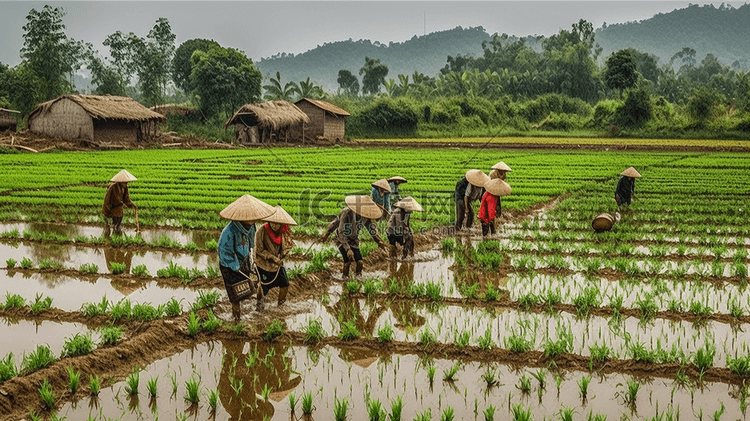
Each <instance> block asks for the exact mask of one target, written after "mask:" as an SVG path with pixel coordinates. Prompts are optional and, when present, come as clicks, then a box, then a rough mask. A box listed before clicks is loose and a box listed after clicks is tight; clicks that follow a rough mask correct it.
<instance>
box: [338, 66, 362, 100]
mask: <svg viewBox="0 0 750 421" xmlns="http://www.w3.org/2000/svg"><path fill="white" fill-rule="evenodd" d="M336 82H338V84H339V88H341V90H342V91H343V92H344V94H346V95H350V96H357V94H358V93H359V81H358V80H357V77H356V76H354V75H353V74H352V72H350V71H348V70H339V77H338V79H336Z"/></svg>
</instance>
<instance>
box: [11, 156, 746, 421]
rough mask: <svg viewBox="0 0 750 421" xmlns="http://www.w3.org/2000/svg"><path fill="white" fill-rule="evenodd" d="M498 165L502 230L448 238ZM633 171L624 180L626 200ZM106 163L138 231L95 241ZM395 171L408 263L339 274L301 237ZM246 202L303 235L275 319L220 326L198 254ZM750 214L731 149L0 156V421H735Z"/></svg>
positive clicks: (741, 400)
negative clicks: (460, 196)
mask: <svg viewBox="0 0 750 421" xmlns="http://www.w3.org/2000/svg"><path fill="white" fill-rule="evenodd" d="M500 160H502V161H504V162H505V163H507V164H508V165H510V166H511V167H512V168H513V172H511V173H509V174H508V178H507V180H506V181H508V183H509V184H510V185H511V186H512V189H513V190H512V195H511V196H508V197H505V198H503V199H502V203H503V215H502V217H501V219H500V223H499V225H498V227H499V229H498V232H497V233H496V234H495V235H493V236H490V237H487V238H483V237H482V235H481V230H480V228H479V226H478V225H476V224H475V226H474V227H473V228H472V229H470V230H462V231H460V232H458V233H457V232H456V231H455V230H453V229H452V221H453V220H454V217H455V210H454V205H453V189H454V186H455V183H456V182H457V181H458V180H459V179H460V178H461V177H462V175H463V174H464V173H465V172H466V171H467V170H469V169H473V168H479V169H483V170H485V171H486V172H488V171H489V168H490V167H491V166H492V165H493V164H495V163H496V162H498V161H500ZM629 166H635V167H636V169H637V170H638V171H639V172H640V173H641V174H642V178H640V179H638V180H637V182H636V191H635V196H636V199H635V200H634V202H633V204H632V205H631V206H629V207H627V208H622V209H618V208H617V205H616V203H615V201H614V198H613V195H614V189H615V186H616V183H617V180H618V175H619V173H620V172H621V171H622V170H624V169H625V168H627V167H629ZM123 168H124V169H127V170H128V171H129V172H131V173H132V174H134V175H135V176H136V177H137V178H138V180H137V181H135V182H132V183H130V194H131V198H132V200H133V201H134V202H135V203H136V205H138V208H139V215H138V216H139V218H138V226H136V220H135V219H134V217H133V216H134V215H133V213H132V212H131V211H130V210H126V217H125V220H124V227H125V229H124V231H125V232H124V235H121V236H114V235H113V236H106V235H104V221H103V219H102V217H101V216H100V213H99V212H100V209H101V201H102V199H103V197H104V192H105V190H106V187H107V184H108V180H109V179H110V178H111V177H112V176H113V175H114V174H116V173H117V172H118V171H120V170H121V169H123ZM395 175H400V176H402V177H404V178H406V179H407V180H408V183H406V184H404V185H403V186H402V195H403V196H406V195H411V196H413V197H414V198H415V199H416V200H417V201H418V202H419V203H420V204H421V205H422V206H423V207H424V208H425V212H423V213H421V214H417V215H414V217H413V219H412V227H413V228H414V229H415V231H416V232H417V234H416V237H415V242H416V253H415V255H414V256H413V257H409V258H406V259H400V258H399V259H390V258H389V257H388V252H387V251H386V250H382V249H378V248H377V246H376V245H375V244H374V242H373V241H372V240H371V239H370V238H369V237H368V236H367V234H364V236H363V237H362V240H363V254H364V255H365V265H364V273H363V274H362V276H360V277H351V278H346V279H345V278H343V277H342V275H341V268H342V264H341V260H340V256H339V254H338V251H337V250H336V249H335V248H334V245H333V244H332V243H327V244H321V243H320V242H318V241H317V239H318V237H319V236H320V234H321V233H322V231H323V229H324V227H325V225H326V224H327V222H328V221H329V220H330V219H333V217H334V216H335V215H336V214H338V212H339V211H340V210H341V209H342V208H343V206H344V203H343V199H344V197H345V196H346V195H350V194H369V192H370V189H371V187H370V183H371V182H374V181H376V180H377V179H380V178H387V177H390V176H395ZM243 194H251V195H253V196H255V197H258V198H259V199H261V200H264V201H266V202H267V203H269V204H271V205H276V204H280V205H282V206H283V207H284V208H285V209H286V210H287V211H288V212H289V213H290V214H291V215H292V216H293V217H294V218H295V219H296V220H297V221H298V222H299V223H300V225H299V226H298V227H295V228H294V229H293V235H294V238H295V241H296V243H297V246H296V247H295V248H294V249H293V250H292V253H291V255H290V257H288V258H287V261H286V264H285V265H286V267H287V270H288V271H289V273H290V276H292V280H291V288H290V292H289V296H288V298H287V300H288V301H287V303H286V304H285V305H284V306H282V307H277V306H276V305H275V302H276V294H277V292H276V291H275V290H274V291H272V292H271V293H270V294H269V296H268V297H267V298H266V300H267V302H266V309H265V310H264V311H263V312H256V311H255V310H254V302H245V303H243V307H242V317H241V319H240V320H239V321H236V320H234V319H233V318H232V316H231V311H230V305H229V302H228V300H227V297H226V292H225V291H224V289H223V284H222V280H221V275H220V273H219V269H218V261H217V255H216V247H217V240H218V237H219V233H220V230H221V229H222V228H223V226H224V225H225V224H226V221H224V220H222V219H221V218H220V217H219V215H218V213H219V211H220V210H221V209H223V208H224V207H225V206H226V205H228V204H229V203H231V202H232V201H234V200H235V199H236V198H237V197H239V196H241V195H243ZM748 205H750V154H746V153H741V152H736V153H720V152H699V151H698V152H675V151H671V152H670V151H654V150H651V151H643V152H637V151H635V152H630V151H621V150H620V151H606V150H585V151H577V150H560V149H532V150H530V149H517V150H499V149H493V150H482V149H461V148H428V149H418V148H406V147H404V148H373V147H368V148H343V147H342V148H336V147H334V148H325V149H323V148H274V149H249V150H177V151H173V150H170V151H167V150H142V151H118V152H97V153H83V152H65V153H50V154H7V155H0V257H1V258H2V259H0V321H2V323H0V420H19V419H28V420H31V419H57V420H61V419H68V420H103V421H109V420H173V419H174V420H206V419H211V420H288V419H292V420H296V419H300V420H302V419H304V420H362V419H369V420H407V421H409V420H420V421H426V420H558V419H559V420H563V421H565V420H598V421H601V420H693V419H695V420H704V419H706V420H707V419H711V420H738V419H746V410H747V401H748V385H747V383H748V380H749V379H750V348H749V347H748V341H749V338H750V334H748V333H747V332H748V330H750V291H748V288H747V283H748V268H749V264H750V259H749V258H748V248H750V225H748V219H749V218H748ZM477 209H478V205H476V206H475V212H476V210H477ZM617 211H619V212H620V216H621V220H620V221H619V222H618V223H616V224H615V225H614V227H613V228H612V230H611V231H608V232H604V233H595V232H594V231H593V230H592V228H591V221H592V219H593V218H594V217H595V216H596V215H598V214H600V213H602V212H609V213H612V214H614V213H615V212H617ZM379 227H380V229H381V233H382V232H383V230H384V228H385V225H384V223H383V222H381V223H380V225H379ZM136 228H139V230H138V231H137V230H136ZM399 255H400V253H399Z"/></svg>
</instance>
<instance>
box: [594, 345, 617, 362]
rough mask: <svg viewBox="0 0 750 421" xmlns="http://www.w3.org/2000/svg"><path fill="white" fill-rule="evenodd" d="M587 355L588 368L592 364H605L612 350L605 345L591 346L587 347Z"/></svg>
mask: <svg viewBox="0 0 750 421" xmlns="http://www.w3.org/2000/svg"><path fill="white" fill-rule="evenodd" d="M589 353H590V355H591V363H590V366H593V365H594V364H603V363H605V362H606V361H607V359H608V358H609V357H610V355H611V353H612V350H611V349H610V348H609V347H608V346H607V344H601V345H591V346H590V347H589Z"/></svg>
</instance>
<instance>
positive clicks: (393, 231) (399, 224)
mask: <svg viewBox="0 0 750 421" xmlns="http://www.w3.org/2000/svg"><path fill="white" fill-rule="evenodd" d="M393 207H394V208H395V210H394V211H393V213H391V217H390V218H388V226H387V227H386V229H385V232H386V233H387V234H388V242H389V243H391V258H392V259H395V258H396V244H401V247H402V248H403V256H402V258H404V259H405V258H406V256H407V255H408V254H409V253H411V255H412V256H413V255H414V232H413V231H412V230H411V225H410V223H409V222H410V220H411V213H412V212H414V211H416V212H422V211H423V210H424V209H422V206H420V205H419V203H417V201H416V200H414V199H413V198H412V197H411V196H408V197H405V198H403V199H401V200H400V201H398V202H397V203H396V204H395V205H393Z"/></svg>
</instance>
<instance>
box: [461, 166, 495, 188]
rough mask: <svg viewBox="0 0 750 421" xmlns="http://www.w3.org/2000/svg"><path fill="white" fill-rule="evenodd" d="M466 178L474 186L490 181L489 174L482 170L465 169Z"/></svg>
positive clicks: (481, 185) (482, 185) (480, 185)
mask: <svg viewBox="0 0 750 421" xmlns="http://www.w3.org/2000/svg"><path fill="white" fill-rule="evenodd" d="M466 180H467V181H468V182H469V183H471V184H472V185H474V186H477V187H484V183H486V182H488V181H490V176H489V175H487V174H485V173H484V172H482V170H469V171H466Z"/></svg>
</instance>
